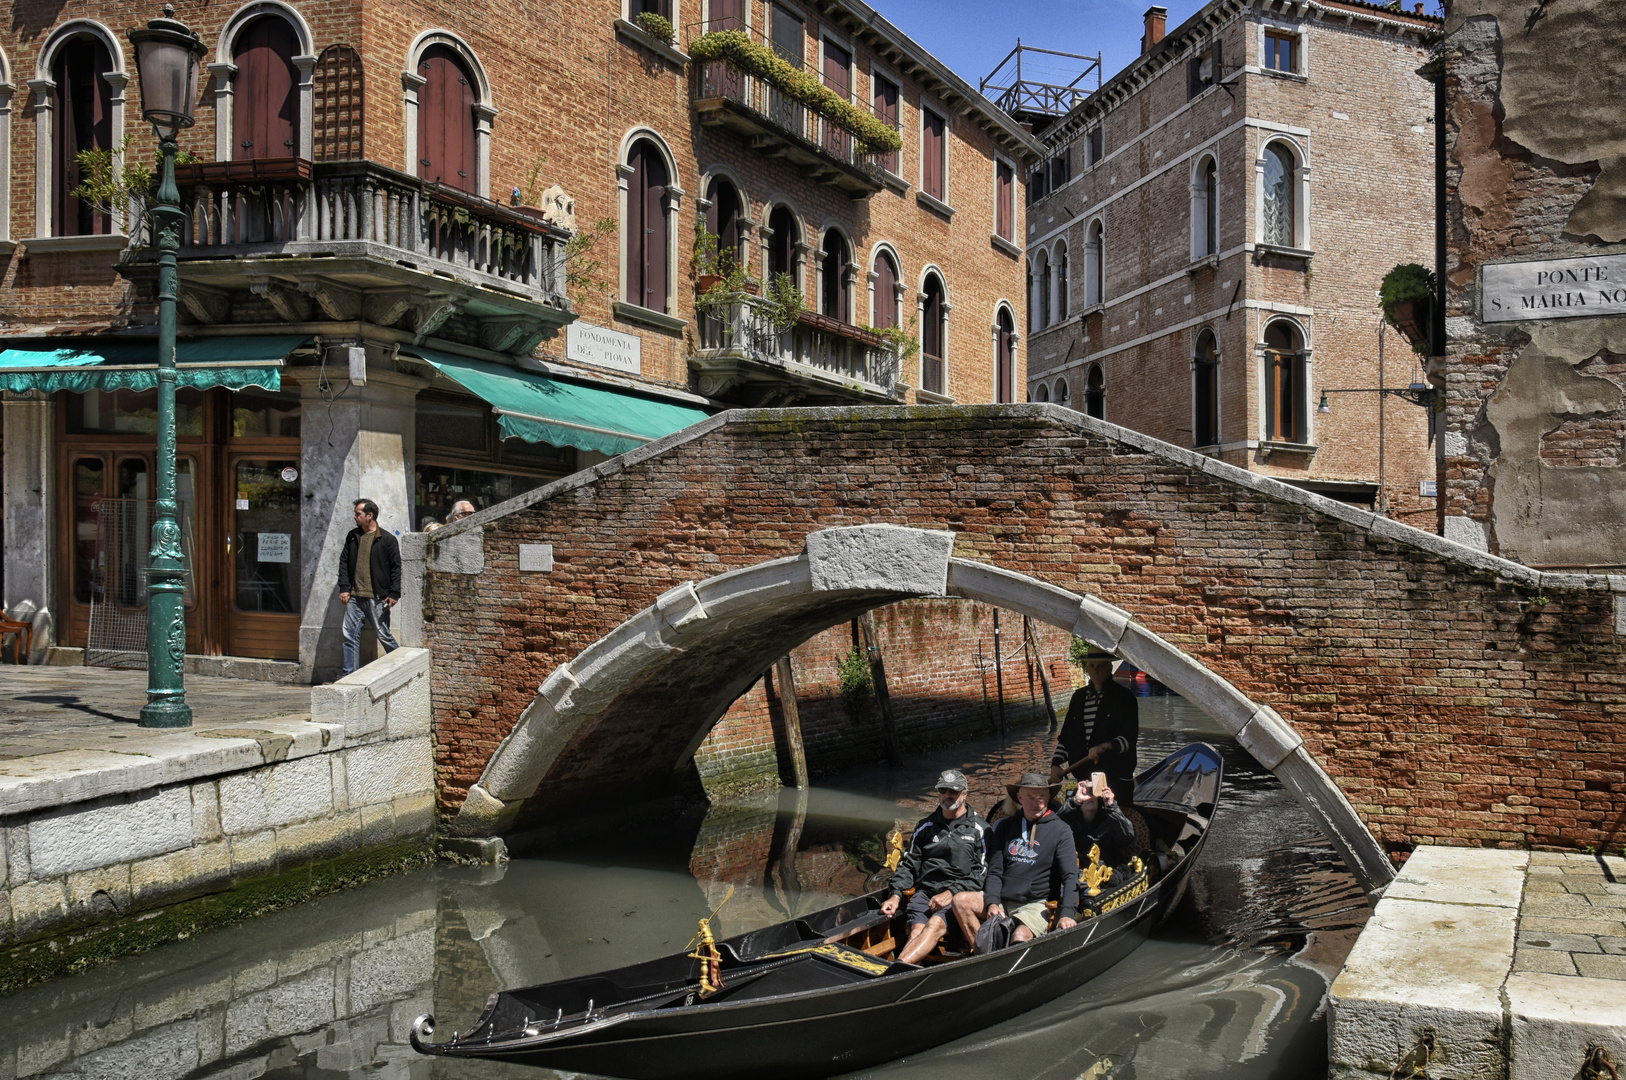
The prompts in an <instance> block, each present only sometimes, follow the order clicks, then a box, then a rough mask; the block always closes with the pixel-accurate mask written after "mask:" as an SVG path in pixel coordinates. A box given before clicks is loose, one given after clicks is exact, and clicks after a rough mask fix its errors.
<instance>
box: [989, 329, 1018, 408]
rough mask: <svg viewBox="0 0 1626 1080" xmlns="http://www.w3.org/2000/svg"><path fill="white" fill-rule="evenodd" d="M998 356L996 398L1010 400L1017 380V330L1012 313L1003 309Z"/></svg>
mask: <svg viewBox="0 0 1626 1080" xmlns="http://www.w3.org/2000/svg"><path fill="white" fill-rule="evenodd" d="M997 352H998V356H997V358H996V359H997V367H998V372H997V381H998V386H996V387H995V391H994V393H995V400H996V401H999V402H1008V401H1010V400H1011V398H1012V397H1013V396H1014V393H1013V391H1014V389H1015V380H1016V330H1015V328H1014V327H1013V326H1012V325H1011V313H1010V312H1008V311H1004V310H1001V311H1000V313H999V345H998V349H997Z"/></svg>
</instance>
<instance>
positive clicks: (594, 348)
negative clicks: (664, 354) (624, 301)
mask: <svg viewBox="0 0 1626 1080" xmlns="http://www.w3.org/2000/svg"><path fill="white" fill-rule="evenodd" d="M565 356H567V357H569V358H570V359H571V360H575V361H576V362H577V363H581V364H592V365H593V366H595V367H603V368H611V369H613V370H615V371H625V372H627V373H628V374H629V375H638V374H642V372H643V370H644V358H643V341H642V339H640V338H639V337H638V336H637V335H635V334H623V333H621V332H620V331H619V330H611V329H609V328H608V327H604V326H594V325H593V324H592V323H584V322H582V321H580V320H577V321H576V322H573V323H571V324H570V325H569V326H567V327H566V328H565Z"/></svg>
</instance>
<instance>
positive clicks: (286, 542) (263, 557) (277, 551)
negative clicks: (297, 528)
mask: <svg viewBox="0 0 1626 1080" xmlns="http://www.w3.org/2000/svg"><path fill="white" fill-rule="evenodd" d="M259 536H260V554H259V561H260V562H280V563H285V562H291V561H292V559H293V553H294V545H293V534H292V533H269V532H263V533H260V534H259Z"/></svg>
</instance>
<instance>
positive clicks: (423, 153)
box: [418, 45, 478, 192]
mask: <svg viewBox="0 0 1626 1080" xmlns="http://www.w3.org/2000/svg"><path fill="white" fill-rule="evenodd" d="M418 74H419V75H422V76H423V77H424V79H425V80H427V81H426V82H425V83H424V84H423V85H422V86H421V87H419V88H418V175H419V176H420V177H422V178H423V179H425V180H433V181H436V182H438V183H442V184H445V185H446V186H447V187H454V188H460V189H462V190H463V191H470V192H472V191H474V190H475V188H476V186H477V183H478V181H477V179H476V177H475V169H476V164H475V147H474V100H475V99H474V78H473V76H472V75H470V74H469V70H468V69H467V68H466V67H464V66H463V61H462V59H461V58H460V57H459V56H458V55H457V54H456V53H455V52H453V51H452V50H451V49H449V48H447V47H446V46H445V45H431V46H429V48H427V49H425V50H424V51H423V57H422V59H420V60H419V61H418Z"/></svg>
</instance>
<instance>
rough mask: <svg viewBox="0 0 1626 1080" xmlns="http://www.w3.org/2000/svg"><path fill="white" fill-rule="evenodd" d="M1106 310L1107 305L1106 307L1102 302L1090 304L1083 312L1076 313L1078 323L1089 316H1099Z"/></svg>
mask: <svg viewBox="0 0 1626 1080" xmlns="http://www.w3.org/2000/svg"><path fill="white" fill-rule="evenodd" d="M1106 309H1107V305H1106V303H1105V302H1104V301H1102V302H1098V303H1094V304H1091V305H1090V306H1089V307H1087V308H1085V309H1084V310H1083V311H1080V312H1079V313H1078V321H1079V322H1083V321H1084V320H1085V319H1087V318H1089V317H1090V316H1091V315H1099V314H1101V313H1102V312H1103V311H1105V310H1106Z"/></svg>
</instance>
